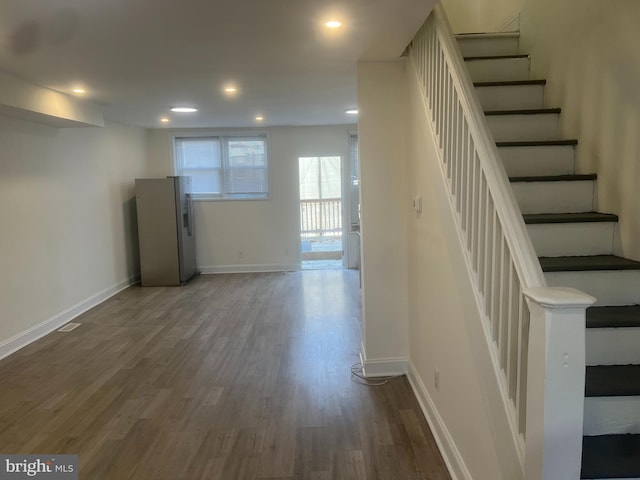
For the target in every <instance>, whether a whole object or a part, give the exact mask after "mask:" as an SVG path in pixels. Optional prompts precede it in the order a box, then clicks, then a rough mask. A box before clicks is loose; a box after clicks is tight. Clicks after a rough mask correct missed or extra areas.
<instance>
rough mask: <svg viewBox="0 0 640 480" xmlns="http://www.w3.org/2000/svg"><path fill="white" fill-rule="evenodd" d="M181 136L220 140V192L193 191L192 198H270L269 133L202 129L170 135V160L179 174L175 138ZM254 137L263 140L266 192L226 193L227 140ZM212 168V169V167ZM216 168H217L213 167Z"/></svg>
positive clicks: (213, 199) (218, 199)
mask: <svg viewBox="0 0 640 480" xmlns="http://www.w3.org/2000/svg"><path fill="white" fill-rule="evenodd" d="M181 138H194V139H197V138H202V139H207V138H217V139H219V141H220V156H221V168H220V170H221V172H220V173H221V183H222V189H223V190H224V191H223V192H221V193H194V194H192V198H193V200H196V201H247V200H249V201H259V200H270V199H271V168H270V162H269V158H270V152H269V150H270V147H269V145H270V143H271V142H270V141H269V140H270V139H269V134H268V133H267V132H264V131H244V132H227V131H215V130H214V131H202V132H180V133H175V134H173V135H171V146H172V152H173V157H172V159H171V162H172V164H173V171H174V173H175V175H180V169H179V168H178V164H177V161H176V159H177V155H176V140H178V139H181ZM254 138H261V139H263V140H264V142H265V155H266V167H265V169H266V174H267V192H266V193H249V194H245V193H226V182H227V177H226V174H227V170H226V168H228V163H229V158H228V152H227V141H228V140H233V139H243V140H250V139H254ZM212 170H213V169H212ZM215 170H217V169H215Z"/></svg>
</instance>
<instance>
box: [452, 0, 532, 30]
mask: <svg viewBox="0 0 640 480" xmlns="http://www.w3.org/2000/svg"><path fill="white" fill-rule="evenodd" d="M523 3H524V0H443V1H442V4H443V5H444V8H445V10H446V12H447V17H449V23H451V28H452V29H453V31H454V32H455V33H482V32H497V31H498V30H505V31H512V30H518V18H517V17H518V14H519V13H520V12H521V10H522V4H523Z"/></svg>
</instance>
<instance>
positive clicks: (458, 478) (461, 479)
mask: <svg viewBox="0 0 640 480" xmlns="http://www.w3.org/2000/svg"><path fill="white" fill-rule="evenodd" d="M407 377H408V379H409V383H410V384H411V388H412V389H413V393H414V394H415V396H416V398H417V399H418V403H419V404H420V408H422V413H423V414H424V416H425V418H426V419H427V423H428V424H429V428H431V433H433V436H434V438H435V440H436V443H437V444H438V448H439V449H440V453H441V454H442V458H443V459H444V463H445V464H446V465H447V470H449V475H451V479H452V480H473V479H472V477H471V474H470V473H469V470H468V469H467V466H466V465H465V463H464V459H463V458H462V455H461V454H460V451H459V450H458V447H457V446H456V444H455V442H454V441H453V438H452V437H451V434H450V433H449V430H448V429H447V426H446V425H445V423H444V420H442V417H441V416H440V414H439V413H438V410H437V409H436V406H435V404H434V403H433V400H432V399H431V396H430V395H429V391H428V390H427V387H425V385H424V383H423V382H422V379H421V378H420V376H419V375H418V372H417V371H416V369H415V367H414V365H413V362H409V370H408V374H407Z"/></svg>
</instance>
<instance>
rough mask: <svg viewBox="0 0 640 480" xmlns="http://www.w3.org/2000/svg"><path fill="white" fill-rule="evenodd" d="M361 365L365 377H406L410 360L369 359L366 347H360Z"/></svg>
mask: <svg viewBox="0 0 640 480" xmlns="http://www.w3.org/2000/svg"><path fill="white" fill-rule="evenodd" d="M360 363H361V364H362V374H363V375H364V376H365V377H372V378H373V377H389V376H393V375H405V374H406V373H407V366H408V364H409V359H408V358H407V357H390V358H373V359H372V358H367V354H366V351H365V349H364V345H361V347H360Z"/></svg>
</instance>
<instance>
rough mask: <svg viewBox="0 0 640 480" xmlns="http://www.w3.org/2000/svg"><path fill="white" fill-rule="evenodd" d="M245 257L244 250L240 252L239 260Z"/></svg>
mask: <svg viewBox="0 0 640 480" xmlns="http://www.w3.org/2000/svg"><path fill="white" fill-rule="evenodd" d="M243 258H244V252H238V260H242V259H243Z"/></svg>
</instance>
